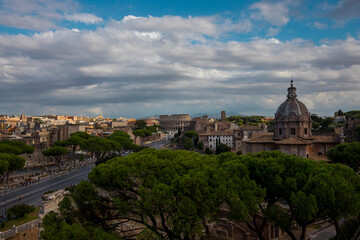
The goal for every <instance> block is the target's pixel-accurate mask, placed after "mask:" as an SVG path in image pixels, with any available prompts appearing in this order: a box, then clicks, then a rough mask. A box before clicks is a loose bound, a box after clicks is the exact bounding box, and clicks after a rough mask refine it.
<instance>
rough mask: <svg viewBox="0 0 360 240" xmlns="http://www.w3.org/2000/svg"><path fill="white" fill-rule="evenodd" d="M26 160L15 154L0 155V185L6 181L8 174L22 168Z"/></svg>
mask: <svg viewBox="0 0 360 240" xmlns="http://www.w3.org/2000/svg"><path fill="white" fill-rule="evenodd" d="M25 162H26V160H25V159H24V158H23V157H20V156H18V155H15V154H12V153H11V154H8V153H0V183H3V182H4V180H5V179H6V180H8V178H9V176H10V174H11V173H12V172H14V171H17V170H20V169H21V168H23V167H24V165H25Z"/></svg>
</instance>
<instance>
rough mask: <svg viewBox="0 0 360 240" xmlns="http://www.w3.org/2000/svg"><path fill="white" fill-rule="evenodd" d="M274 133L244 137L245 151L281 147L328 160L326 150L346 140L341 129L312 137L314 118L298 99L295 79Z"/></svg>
mask: <svg viewBox="0 0 360 240" xmlns="http://www.w3.org/2000/svg"><path fill="white" fill-rule="evenodd" d="M274 122H275V130H274V133H264V134H261V133H260V134H255V135H253V136H252V137H251V139H249V140H245V143H246V147H245V148H246V151H245V153H248V152H250V153H257V152H260V151H272V150H280V151H282V152H284V153H287V154H292V155H296V156H301V157H305V158H312V159H326V155H325V154H326V152H327V151H328V150H329V149H330V148H332V147H334V146H335V145H336V144H339V143H341V142H343V140H344V138H343V134H342V132H341V131H335V132H334V133H329V134H326V135H321V136H313V135H312V132H311V127H312V120H311V115H310V112H309V111H308V109H307V107H306V106H305V105H304V104H303V103H302V102H300V101H299V100H298V99H297V95H296V88H295V87H294V86H293V81H291V85H290V87H289V88H288V94H287V99H286V100H285V101H284V102H283V103H282V104H281V105H280V106H279V107H278V109H277V111H276V113H275V120H274Z"/></svg>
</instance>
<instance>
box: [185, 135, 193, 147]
mask: <svg viewBox="0 0 360 240" xmlns="http://www.w3.org/2000/svg"><path fill="white" fill-rule="evenodd" d="M183 144H184V148H185V149H186V150H190V149H192V148H193V147H194V142H193V140H192V139H191V138H188V137H185V139H184V141H183Z"/></svg>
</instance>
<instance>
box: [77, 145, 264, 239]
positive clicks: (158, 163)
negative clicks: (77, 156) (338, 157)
mask: <svg viewBox="0 0 360 240" xmlns="http://www.w3.org/2000/svg"><path fill="white" fill-rule="evenodd" d="M89 179H90V183H89V182H85V181H84V182H81V183H80V184H78V185H77V186H76V189H75V192H74V193H73V195H72V197H73V199H74V202H75V205H76V208H77V211H78V212H77V214H76V216H77V218H79V219H80V220H79V221H80V222H81V220H83V219H84V220H85V219H87V221H91V224H94V225H97V226H99V225H100V226H101V227H102V229H116V228H117V226H119V225H121V224H122V223H124V222H129V223H131V222H133V223H137V224H138V226H139V228H140V229H143V234H142V236H145V235H150V236H154V235H155V236H158V237H160V238H163V237H165V238H167V239H193V238H196V237H199V236H202V235H203V234H204V232H203V231H205V235H207V234H209V229H208V224H207V223H208V222H209V221H210V222H214V221H215V220H216V218H217V214H218V209H219V206H220V205H221V203H228V204H229V205H231V206H233V208H234V209H235V211H233V214H234V216H236V217H237V219H246V218H247V216H248V214H254V213H255V212H257V211H258V208H257V205H256V204H255V203H256V202H259V201H261V198H262V195H263V191H262V190H261V189H260V188H259V187H258V186H257V185H256V184H255V182H253V181H251V180H250V179H249V173H248V171H247V169H246V167H245V166H244V165H243V164H241V163H240V162H239V161H237V162H231V161H228V162H226V164H224V165H223V166H221V165H220V161H219V159H218V158H216V157H213V156H208V155H201V154H197V153H194V152H189V151H170V150H155V149H146V150H143V151H141V152H138V153H134V154H131V155H129V156H127V157H121V158H114V159H111V160H109V161H107V162H106V163H104V164H100V165H98V166H97V167H95V168H94V169H93V170H92V172H91V173H90V175H89ZM100 189H101V190H100ZM99 190H100V191H99ZM104 191H106V192H108V193H111V195H108V194H103V193H104ZM110 196H111V197H110ZM122 226H123V227H124V226H125V225H122ZM122 230H123V231H127V233H129V232H130V233H131V231H132V230H131V229H130V228H128V229H126V228H123V229H122ZM145 231H147V232H146V234H145ZM149 231H150V232H151V234H150V233H149ZM124 233H125V232H121V231H120V236H122V234H124ZM133 233H134V234H136V232H133ZM153 234H154V235H153Z"/></svg>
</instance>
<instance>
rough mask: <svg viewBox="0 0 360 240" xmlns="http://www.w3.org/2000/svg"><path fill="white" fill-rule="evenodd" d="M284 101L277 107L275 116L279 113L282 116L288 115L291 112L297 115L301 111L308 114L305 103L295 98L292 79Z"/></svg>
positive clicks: (300, 113)
mask: <svg viewBox="0 0 360 240" xmlns="http://www.w3.org/2000/svg"><path fill="white" fill-rule="evenodd" d="M287 98H288V99H286V101H285V102H283V103H282V104H281V105H280V106H279V107H278V109H277V111H276V114H275V116H277V115H278V114H279V113H281V115H282V116H284V117H285V116H287V117H288V116H290V114H291V113H292V112H293V113H295V114H296V115H297V116H300V115H302V114H303V113H307V114H309V111H308V109H307V108H306V106H305V104H303V103H302V102H300V101H299V100H297V98H296V88H295V87H294V86H293V81H292V80H291V86H290V87H289V88H288V95H287Z"/></svg>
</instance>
